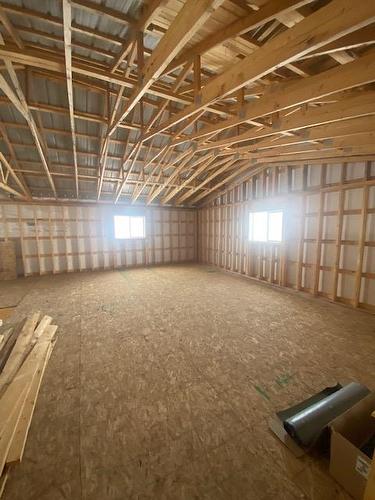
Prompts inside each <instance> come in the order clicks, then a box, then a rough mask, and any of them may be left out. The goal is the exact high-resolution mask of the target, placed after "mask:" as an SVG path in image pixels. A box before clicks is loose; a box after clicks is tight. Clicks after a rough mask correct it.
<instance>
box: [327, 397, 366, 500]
mask: <svg viewBox="0 0 375 500" xmlns="http://www.w3.org/2000/svg"><path fill="white" fill-rule="evenodd" d="M374 409H375V393H371V394H369V395H368V396H366V397H365V398H363V399H362V400H361V401H359V402H358V403H357V404H356V405H354V406H353V407H352V408H350V409H349V410H347V411H346V412H345V413H343V414H342V415H340V416H339V417H337V418H336V419H335V420H333V421H332V422H331V424H330V427H331V458H330V466H329V470H330V473H331V475H332V476H333V477H334V478H335V479H336V481H337V482H338V483H340V484H341V485H342V486H343V487H344V488H345V490H346V491H347V492H348V493H350V495H352V497H353V498H355V499H356V500H362V499H363V494H364V491H365V487H366V482H367V477H368V475H369V472H370V467H371V458H369V457H368V456H367V455H366V454H365V453H363V452H362V451H361V447H362V446H363V445H364V444H365V443H366V442H367V441H368V440H369V439H370V438H371V436H373V435H374V433H375V419H374V418H373V417H372V416H371V413H372V412H373V411H374Z"/></svg>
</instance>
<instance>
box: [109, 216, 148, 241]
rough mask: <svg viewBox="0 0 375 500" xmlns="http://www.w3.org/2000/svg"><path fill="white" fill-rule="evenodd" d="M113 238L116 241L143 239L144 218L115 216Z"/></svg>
mask: <svg viewBox="0 0 375 500" xmlns="http://www.w3.org/2000/svg"><path fill="white" fill-rule="evenodd" d="M114 226H115V238H116V239H117V240H125V239H137V238H145V236H146V234H145V233H146V231H145V218H144V217H143V216H132V215H115V216H114Z"/></svg>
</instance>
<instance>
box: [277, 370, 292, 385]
mask: <svg viewBox="0 0 375 500" xmlns="http://www.w3.org/2000/svg"><path fill="white" fill-rule="evenodd" d="M292 378H293V374H292V375H290V374H289V373H287V374H286V375H280V377H277V379H276V384H278V385H279V386H280V387H283V386H284V385H287V384H289V382H290V380H291V379H292Z"/></svg>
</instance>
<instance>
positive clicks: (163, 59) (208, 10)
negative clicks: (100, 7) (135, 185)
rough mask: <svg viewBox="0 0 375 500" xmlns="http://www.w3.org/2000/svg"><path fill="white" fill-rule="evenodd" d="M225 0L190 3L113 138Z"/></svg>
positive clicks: (148, 69) (153, 57)
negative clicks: (134, 108) (150, 89)
mask: <svg viewBox="0 0 375 500" xmlns="http://www.w3.org/2000/svg"><path fill="white" fill-rule="evenodd" d="M223 1H224V0H214V1H212V0H211V1H210V0H187V1H186V3H185V4H184V5H183V7H182V8H181V10H180V11H179V13H178V14H177V16H176V18H175V20H174V21H173V22H172V24H171V25H170V27H169V29H168V31H167V33H166V34H165V35H164V36H163V37H162V39H161V40H160V42H159V43H158V45H157V46H156V48H155V50H154V51H153V52H152V54H151V56H150V57H149V59H148V60H147V62H146V64H145V67H144V69H143V72H142V79H141V82H140V84H139V85H138V86H137V87H135V89H134V90H133V93H132V95H131V96H130V98H129V101H128V103H127V105H126V108H125V110H124V112H123V113H122V115H121V116H120V117H119V119H118V120H117V121H116V123H114V124H113V125H112V127H111V128H110V129H109V132H108V134H109V135H112V134H113V133H114V131H115V130H116V128H117V126H118V124H119V123H121V122H122V120H123V119H124V118H125V117H126V116H127V114H128V113H129V112H130V111H131V110H132V109H133V107H134V106H135V105H136V104H137V102H138V101H139V100H140V99H141V98H142V96H143V95H144V94H145V93H146V91H147V90H148V89H149V88H150V87H151V86H152V84H153V82H154V81H155V80H157V79H158V78H159V76H160V75H161V74H162V72H163V71H164V69H165V68H166V67H167V66H168V64H169V62H170V61H171V60H172V59H173V57H174V56H175V55H176V54H177V53H178V52H179V51H180V50H181V49H182V47H184V45H185V44H186V42H187V41H188V40H189V38H190V37H191V36H193V35H194V33H195V32H196V31H197V30H198V29H199V28H200V27H201V26H202V25H203V23H204V22H205V21H206V19H208V18H209V16H210V15H211V14H212V12H213V11H214V10H215V9H217V8H218V7H219V6H220V5H221V3H223Z"/></svg>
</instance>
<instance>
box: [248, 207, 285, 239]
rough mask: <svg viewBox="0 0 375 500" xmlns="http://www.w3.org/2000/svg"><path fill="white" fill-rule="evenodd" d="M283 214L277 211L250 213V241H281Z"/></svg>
mask: <svg viewBox="0 0 375 500" xmlns="http://www.w3.org/2000/svg"><path fill="white" fill-rule="evenodd" d="M282 238H283V213H282V212H277V211H269V212H266V211H264V212H250V214H249V240H250V241H282Z"/></svg>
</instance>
